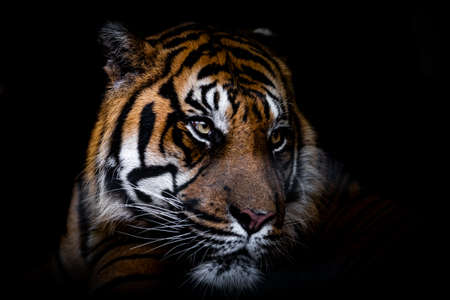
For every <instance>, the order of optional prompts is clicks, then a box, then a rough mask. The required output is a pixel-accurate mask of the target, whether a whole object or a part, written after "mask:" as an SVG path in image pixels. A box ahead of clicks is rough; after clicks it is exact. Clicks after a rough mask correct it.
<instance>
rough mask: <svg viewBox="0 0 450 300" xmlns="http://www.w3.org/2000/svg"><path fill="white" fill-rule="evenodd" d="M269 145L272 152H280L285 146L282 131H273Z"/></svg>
mask: <svg viewBox="0 0 450 300" xmlns="http://www.w3.org/2000/svg"><path fill="white" fill-rule="evenodd" d="M270 143H271V144H272V148H273V150H274V151H280V150H281V149H282V148H283V147H284V145H285V144H286V143H285V135H284V132H283V130H281V129H275V130H274V131H273V132H272V134H271V136H270Z"/></svg>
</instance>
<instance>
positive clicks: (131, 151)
mask: <svg viewBox="0 0 450 300" xmlns="http://www.w3.org/2000/svg"><path fill="white" fill-rule="evenodd" d="M261 34H267V31H260V30H259V31H258V30H257V31H255V32H247V31H242V32H240V33H236V32H233V33H230V32H225V31H221V30H218V29H215V28H213V27H211V26H204V25H200V24H196V23H188V24H182V25H179V26H177V27H174V28H170V29H168V30H166V31H163V32H161V33H158V34H155V35H152V36H149V37H147V38H140V37H137V36H136V35H134V34H132V33H131V32H129V31H128V30H127V29H126V28H125V27H123V26H122V25H120V24H116V23H110V24H107V25H105V27H104V28H103V29H102V30H101V32H100V40H101V42H102V44H103V46H104V49H105V55H106V60H107V62H106V66H105V68H104V69H105V71H106V73H107V75H108V78H109V83H108V86H107V89H106V93H105V98H104V100H103V102H102V105H101V108H100V111H99V114H98V119H97V123H96V124H95V127H94V129H93V131H92V135H91V140H90V143H89V147H88V151H87V158H86V165H85V170H84V173H83V174H82V176H80V178H79V180H78V182H77V184H76V185H75V188H74V193H73V199H72V202H71V205H70V209H69V215H68V221H67V233H66V234H65V235H64V236H63V237H62V240H61V245H60V252H59V258H58V259H59V261H58V265H59V266H60V267H61V269H62V272H63V273H64V274H65V277H68V278H70V279H71V280H73V281H76V282H82V283H83V286H84V287H85V288H86V289H87V291H88V292H89V293H92V294H102V293H116V292H119V291H127V292H129V291H130V290H145V291H153V290H157V289H158V288H159V287H160V286H166V285H167V283H168V282H169V283H170V281H171V274H175V273H176V272H179V271H180V270H181V269H182V268H181V267H180V265H183V266H185V265H187V266H188V267H187V269H186V271H185V274H184V276H185V277H186V278H188V280H190V282H192V283H193V285H194V286H202V287H208V288H211V289H217V290H222V291H226V292H238V293H239V292H240V291H245V290H251V289H252V288H255V287H257V286H258V284H259V283H260V282H262V281H263V279H264V274H265V272H266V271H267V270H269V269H270V266H271V265H272V264H273V263H274V262H276V261H278V260H280V259H283V258H284V257H286V256H289V251H290V250H291V249H292V248H293V247H295V246H296V244H298V243H302V241H301V240H299V237H298V234H299V233H301V234H302V236H303V234H305V233H307V232H309V231H310V230H311V228H312V227H313V226H314V224H315V223H316V221H317V218H318V207H317V201H318V199H319V198H320V196H321V193H322V191H323V176H322V172H321V164H322V158H321V157H322V154H321V152H320V150H319V149H318V148H317V147H316V142H315V134H314V131H313V129H312V128H311V126H310V125H309V123H308V122H307V120H306V119H305V118H304V116H303V115H302V114H301V113H300V111H299V109H298V107H297V102H296V100H295V94H294V91H293V84H292V81H291V73H290V70H289V68H288V66H287V65H286V63H285V61H284V60H283V59H281V58H280V57H279V56H278V55H277V54H276V53H275V52H273V51H272V50H270V49H269V48H267V47H266V46H264V45H263V44H261V42H260V39H259V35H261Z"/></svg>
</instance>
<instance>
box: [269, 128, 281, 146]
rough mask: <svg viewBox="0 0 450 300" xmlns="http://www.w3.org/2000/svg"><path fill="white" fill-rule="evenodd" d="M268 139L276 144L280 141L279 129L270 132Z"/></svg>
mask: <svg viewBox="0 0 450 300" xmlns="http://www.w3.org/2000/svg"><path fill="white" fill-rule="evenodd" d="M270 140H271V142H272V144H274V145H276V144H278V143H279V142H280V141H281V134H280V131H278V130H275V131H274V132H273V133H272V136H271V137H270Z"/></svg>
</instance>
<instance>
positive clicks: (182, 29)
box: [159, 23, 205, 41]
mask: <svg viewBox="0 0 450 300" xmlns="http://www.w3.org/2000/svg"><path fill="white" fill-rule="evenodd" d="M201 29H205V26H204V25H201V24H197V23H189V24H186V25H181V26H178V27H175V28H173V29H170V30H169V31H167V32H166V33H164V34H163V35H161V36H160V37H159V40H160V41H164V40H167V39H169V38H172V37H175V36H177V35H180V34H182V33H183V32H185V31H188V30H201Z"/></svg>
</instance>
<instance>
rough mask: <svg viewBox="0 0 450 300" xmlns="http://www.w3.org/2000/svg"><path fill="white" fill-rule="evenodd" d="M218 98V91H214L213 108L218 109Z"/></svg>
mask: <svg viewBox="0 0 450 300" xmlns="http://www.w3.org/2000/svg"><path fill="white" fill-rule="evenodd" d="M219 100H220V95H219V92H218V91H215V92H214V109H215V110H218V109H219Z"/></svg>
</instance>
